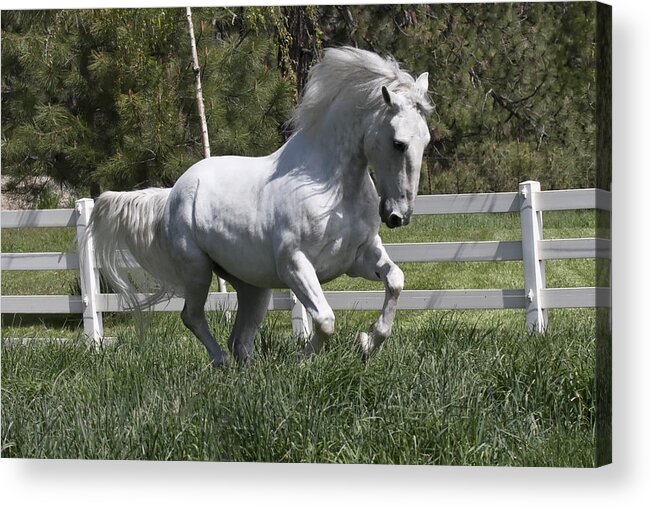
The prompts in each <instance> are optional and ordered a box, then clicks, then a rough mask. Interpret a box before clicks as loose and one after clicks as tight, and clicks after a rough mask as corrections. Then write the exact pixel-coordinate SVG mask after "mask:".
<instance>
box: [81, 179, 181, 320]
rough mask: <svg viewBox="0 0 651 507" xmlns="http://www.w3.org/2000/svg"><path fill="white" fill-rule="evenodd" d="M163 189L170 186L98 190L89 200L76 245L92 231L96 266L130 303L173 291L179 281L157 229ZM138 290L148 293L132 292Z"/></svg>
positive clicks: (165, 193)
mask: <svg viewBox="0 0 651 507" xmlns="http://www.w3.org/2000/svg"><path fill="white" fill-rule="evenodd" d="M169 194H170V189H163V188H150V189H146V190H136V191H133V192H104V193H103V194H101V195H100V196H99V197H98V198H97V199H96V200H95V206H94V208H93V213H92V215H91V219H90V223H89V227H88V229H87V234H86V237H85V238H84V243H83V246H82V248H87V247H88V241H89V240H90V238H91V237H92V241H93V247H94V251H95V258H96V260H97V263H98V265H99V269H100V272H101V273H102V275H103V276H104V279H105V280H106V281H107V282H108V283H109V284H110V285H111V286H112V287H113V289H114V290H116V291H117V292H118V293H119V294H121V295H122V296H123V297H124V298H125V299H126V303H127V305H128V306H129V307H130V308H133V309H142V308H146V307H149V306H151V305H152V304H154V303H156V302H158V301H161V300H163V299H165V298H167V297H169V296H171V295H172V294H173V293H178V292H179V290H178V289H179V287H180V285H181V284H180V282H179V280H177V279H176V278H175V276H174V274H175V273H176V269H174V264H173V261H172V259H171V258H170V256H169V252H168V248H167V246H166V244H165V238H164V235H163V234H162V232H163V231H162V219H163V212H164V209H165V203H166V202H167V199H168V197H169ZM143 270H144V271H143ZM145 272H146V273H148V275H149V276H148V275H146V274H145ZM143 292H145V293H148V294H149V295H148V296H146V297H142V296H141V297H140V298H138V297H137V296H136V295H137V294H138V293H143Z"/></svg>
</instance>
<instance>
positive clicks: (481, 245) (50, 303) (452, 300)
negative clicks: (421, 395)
mask: <svg viewBox="0 0 651 507" xmlns="http://www.w3.org/2000/svg"><path fill="white" fill-rule="evenodd" d="M92 205H93V202H92V200H90V199H82V200H80V201H78V202H77V207H76V208H75V209H59V210H28V211H3V212H2V227H3V228H34V227H37V228H39V227H76V228H77V237H78V238H80V237H81V235H83V232H84V230H85V227H86V225H87V223H88V218H89V216H90V212H91V210H92ZM581 209H594V210H602V211H606V212H609V211H610V209H611V197H610V192H607V191H604V190H600V189H573V190H547V191H540V190H539V184H537V182H525V183H523V184H521V185H520V188H519V191H518V192H499V193H477V194H455V195H427V196H418V197H417V198H416V203H415V206H414V214H417V215H448V214H476V213H519V214H520V220H521V228H522V238H525V239H523V240H509V241H461V242H442V243H441V242H437V243H390V244H386V245H385V247H386V249H387V252H388V254H389V256H390V257H391V258H392V259H393V260H394V261H395V262H399V263H401V262H402V263H410V262H423V263H424V262H495V261H517V262H521V263H522V265H523V275H524V280H525V283H524V286H523V288H519V289H456V290H404V291H403V292H402V293H401V295H400V299H399V300H398V309H401V310H432V309H441V310H444V309H524V310H525V314H526V319H527V323H528V325H529V327H531V328H532V329H536V330H539V331H543V330H544V328H545V325H546V310H547V309H548V308H610V306H611V299H610V297H611V296H610V294H611V293H610V288H609V287H575V288H547V287H545V277H544V261H547V260H554V259H580V258H594V259H610V257H611V243H610V240H608V239H604V238H569V239H543V237H542V232H543V227H542V212H543V211H557V210H581ZM526 238H529V239H528V240H527V239H526ZM88 255H92V252H88ZM122 264H123V266H127V267H129V266H133V265H134V264H133V261H132V260H130V255H129V254H128V253H126V252H125V256H124V259H123V262H122ZM1 268H2V270H3V271H22V270H24V271H36V270H71V271H77V272H80V273H82V271H83V270H84V269H86V271H87V273H86V274H85V275H84V276H82V279H84V280H83V283H81V288H82V294H81V295H78V296H77V295H72V296H70V295H53V296H50V295H47V296H46V295H25V296H13V295H3V296H2V298H1V310H2V313H5V314H22V313H24V314H68V313H70V314H82V315H83V317H84V333H85V335H86V337H87V339H88V340H89V342H90V343H98V342H100V341H102V340H103V339H104V337H103V336H102V333H103V331H102V323H101V317H102V313H103V312H128V311H130V308H129V306H128V305H127V304H126V303H125V302H124V300H123V299H122V298H121V296H119V295H117V294H103V293H99V288H98V287H99V285H98V284H97V280H98V278H97V275H98V273H97V269H98V268H97V266H96V265H95V260H94V258H90V257H89V258H88V259H85V258H82V259H80V257H79V255H78V254H77V253H75V252H34V253H3V254H2V266H1ZM82 274H83V273H82ZM91 274H92V276H91ZM88 278H93V280H91V281H93V283H90V284H89V283H88ZM89 287H90V289H89ZM147 296H148V295H147V294H142V295H140V297H142V298H143V299H145V298H146V297H147ZM325 296H326V299H327V301H328V303H329V304H330V306H331V307H332V308H333V310H349V311H354V310H378V309H380V308H382V305H383V302H384V297H385V294H384V291H326V292H325ZM182 308H183V299H181V298H178V297H171V298H170V299H168V300H164V301H161V302H159V303H157V304H155V305H154V306H153V307H152V308H151V309H152V310H153V311H160V312H178V311H180V310H181V309H182ZM206 308H207V309H208V310H221V311H235V310H236V309H237V296H236V294H235V293H223V292H220V293H210V294H209V296H208V300H207V302H206ZM301 308H302V307H301V304H300V302H298V301H297V300H296V298H295V296H294V295H293V294H291V292H290V291H288V290H278V291H274V292H273V293H272V297H271V299H270V302H269V310H280V311H291V312H292V316H293V319H292V320H293V327H294V331H295V332H297V333H305V332H306V330H309V329H311V327H310V325H309V323H307V322H305V320H306V319H307V314H306V312H305V311H304V310H300V311H297V310H298V309H301ZM295 316H298V318H294V317H295Z"/></svg>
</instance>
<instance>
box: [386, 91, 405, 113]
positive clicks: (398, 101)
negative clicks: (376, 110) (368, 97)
mask: <svg viewBox="0 0 651 507" xmlns="http://www.w3.org/2000/svg"><path fill="white" fill-rule="evenodd" d="M382 97H383V98H384V102H386V104H387V106H389V107H391V108H393V109H397V108H399V107H400V106H403V105H404V104H405V99H404V98H403V97H401V96H400V95H398V94H397V93H393V92H391V91H389V90H388V89H387V87H386V86H383V87H382Z"/></svg>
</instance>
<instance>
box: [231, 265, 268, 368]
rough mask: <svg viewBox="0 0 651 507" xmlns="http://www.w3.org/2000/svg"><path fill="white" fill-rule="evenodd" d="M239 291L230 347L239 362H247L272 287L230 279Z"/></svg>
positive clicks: (264, 313) (266, 307) (265, 310)
mask: <svg viewBox="0 0 651 507" xmlns="http://www.w3.org/2000/svg"><path fill="white" fill-rule="evenodd" d="M229 281H230V282H231V284H232V285H233V287H234V288H235V290H236V291H237V316H236V317H235V324H234V325H233V329H232V331H231V335H230V337H229V339H228V348H229V350H230V351H231V352H232V353H233V355H234V356H235V359H236V360H237V362H238V363H246V362H247V361H248V360H249V358H250V357H251V353H252V352H253V343H254V341H255V334H256V332H257V330H258V327H260V324H261V323H262V320H263V319H264V316H265V315H266V314H267V309H268V308H269V298H270V297H271V289H261V288H258V287H254V286H252V285H249V284H247V283H244V282H242V281H241V280H236V279H233V278H231V279H230V280H229Z"/></svg>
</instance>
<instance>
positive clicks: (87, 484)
mask: <svg viewBox="0 0 651 507" xmlns="http://www.w3.org/2000/svg"><path fill="white" fill-rule="evenodd" d="M242 3H256V2H237V1H230V2H229V1H227V2H207V1H205V0H193V1H192V2H190V4H191V5H193V6H199V5H204V6H208V5H216V4H221V5H226V4H230V5H241V4H242ZM258 3H265V2H258ZM272 3H273V2H272ZM282 3H283V4H289V3H298V4H301V3H307V2H296V1H283V2H282ZM317 3H332V2H327V1H326V2H323V1H321V2H317ZM349 3H362V2H353V1H351V2H349ZM366 3H368V2H366ZM608 3H610V4H611V5H613V41H614V42H613V44H614V50H613V92H614V98H613V137H614V152H613V167H614V168H615V171H614V181H613V265H614V269H613V301H614V309H613V325H614V340H613V341H614V344H613V348H614V361H613V374H614V421H613V426H614V441H613V457H614V464H613V465H610V466H608V467H604V468H601V469H597V470H578V469H576V470H574V469H569V470H568V469H518V468H490V467H489V468H468V467H389V466H369V465H344V466H332V465H264V464H228V463H153V462H150V463H148V462H108V461H107V462H94V461H74V460H70V461H58V460H57V461H39V460H1V461H0V477H2V488H1V489H0V495H1V496H2V499H3V501H4V502H5V503H6V505H33V504H41V505H49V506H56V505H66V506H76V505H87V504H88V503H89V502H91V503H93V504H94V505H98V506H105V505H106V506H108V505H111V506H113V505H115V504H119V505H152V504H156V505H197V504H199V503H203V502H205V503H206V505H214V504H217V505H228V504H229V503H230V502H237V505H239V504H241V503H242V502H243V503H244V504H254V505H257V504H260V505H268V506H273V505H283V506H287V505H298V504H306V505H317V506H319V505H328V506H332V505H333V504H334V505H337V504H343V505H348V504H353V503H355V504H362V505H368V504H371V503H372V504H375V505H410V504H412V503H416V502H418V503H422V504H425V505H430V504H436V503H438V504H440V503H441V502H445V501H448V502H449V503H450V504H452V505H455V506H461V505H473V506H475V505H481V506H486V505H499V506H505V505H527V506H538V505H540V506H545V507H547V506H548V505H592V506H601V505H603V506H611V505H641V504H642V503H643V502H644V500H646V501H647V502H648V501H649V500H651V481H649V477H651V474H649V461H650V459H651V446H650V445H649V444H650V436H649V435H651V432H649V409H648V406H649V401H650V399H649V392H648V390H647V389H646V388H647V387H648V381H649V375H648V373H647V372H648V371H649V369H651V368H650V366H649V361H650V360H651V350H650V348H651V347H650V343H651V338H650V337H649V325H648V323H647V320H646V316H647V315H646V313H647V310H646V306H647V305H645V304H644V303H646V300H647V299H648V298H649V289H648V287H649V263H648V262H645V261H646V257H645V250H646V251H647V252H648V245H643V244H642V241H643V238H644V237H645V236H647V237H648V234H649V220H648V219H649V214H648V211H647V210H648V206H647V204H648V202H649V197H648V196H646V190H647V188H649V169H650V166H649V155H648V150H649V145H650V142H649V139H648V136H649V132H650V129H649V127H648V124H649V122H648V119H649V117H650V114H651V108H649V105H650V104H649V96H650V95H651V92H650V91H649V84H650V83H651V80H650V76H649V71H648V67H649V65H648V62H649V53H648V52H649V49H651V40H650V37H649V34H650V33H651V28H649V25H648V20H649V19H651V17H650V16H649V14H651V12H650V11H651V10H650V9H649V5H651V4H650V3H649V2H648V1H647V0H644V1H643V0H627V1H624V0H612V1H610V2H608ZM180 5H181V4H180V3H179V2H178V1H174V2H171V1H169V0H158V1H152V0H148V1H143V0H137V1H136V2H133V1H128V0H121V1H104V2H92V3H91V2H90V1H88V0H86V1H83V0H82V1H73V0H64V1H58V0H57V1H43V0H41V1H33V0H23V1H21V2H17V1H15V0H11V1H10V2H5V3H4V4H3V6H2V8H3V9H12V8H53V7H57V8H61V7H65V8H80V7H89V6H107V7H127V6H128V7H134V6H142V7H156V6H169V7H171V6H180ZM7 500H9V502H6V501H7Z"/></svg>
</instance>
